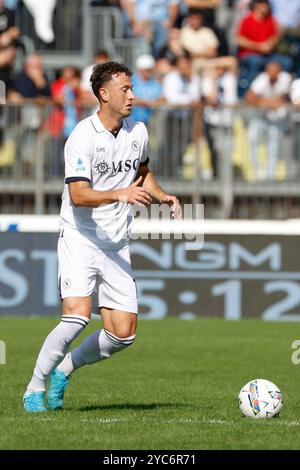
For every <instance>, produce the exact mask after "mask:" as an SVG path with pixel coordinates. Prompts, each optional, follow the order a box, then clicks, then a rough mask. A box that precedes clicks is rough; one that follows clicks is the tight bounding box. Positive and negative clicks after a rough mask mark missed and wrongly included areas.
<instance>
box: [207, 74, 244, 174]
mask: <svg viewBox="0 0 300 470" xmlns="http://www.w3.org/2000/svg"><path fill="white" fill-rule="evenodd" d="M202 94H203V97H204V99H205V104H206V106H205V108H204V113H203V121H204V132H205V135H206V138H207V142H208V146H209V150H210V154H211V162H212V170H213V176H214V177H218V176H219V174H220V171H219V162H220V161H221V158H222V156H223V150H224V136H227V137H229V138H230V137H231V134H232V121H233V113H232V109H228V108H227V109H226V108H223V106H234V105H236V104H237V101H238V99H237V77H236V74H234V73H233V72H232V71H231V70H227V69H225V68H223V67H217V68H215V69H211V70H210V72H209V73H208V74H207V75H206V76H205V77H203V84H202Z"/></svg>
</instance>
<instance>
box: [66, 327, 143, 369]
mask: <svg viewBox="0 0 300 470" xmlns="http://www.w3.org/2000/svg"><path fill="white" fill-rule="evenodd" d="M134 339H135V335H132V336H128V338H119V337H118V336H115V335H113V334H112V333H110V332H109V331H107V330H105V329H102V330H97V331H95V332H94V333H93V334H91V335H90V336H88V337H87V338H86V339H85V340H84V341H83V342H82V343H81V344H80V345H79V346H78V347H77V348H75V349H74V350H73V351H72V352H69V353H68V354H67V355H66V357H65V358H64V360H63V361H62V362H61V363H60V364H59V366H58V368H57V370H59V371H60V372H63V373H64V374H66V375H70V374H71V373H72V372H73V371H74V370H76V369H79V367H82V366H85V365H87V364H94V363H95V362H99V361H103V360H104V359H108V358H109V357H111V356H112V355H113V354H115V353H116V352H118V351H121V350H122V349H124V348H127V347H128V346H130V345H131V344H132V343H133V341H134Z"/></svg>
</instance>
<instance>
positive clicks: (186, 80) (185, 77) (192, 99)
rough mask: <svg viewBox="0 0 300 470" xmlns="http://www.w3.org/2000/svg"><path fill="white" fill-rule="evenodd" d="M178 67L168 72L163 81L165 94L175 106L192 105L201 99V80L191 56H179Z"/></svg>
mask: <svg viewBox="0 0 300 470" xmlns="http://www.w3.org/2000/svg"><path fill="white" fill-rule="evenodd" d="M175 67H176V69H175V70H174V71H172V72H170V73H168V74H167V75H166V76H165V78H164V81H163V89H164V96H165V98H166V100H167V102H168V103H169V104H171V105H173V106H191V105H195V104H198V103H199V101H200V99H201V81H200V78H199V77H198V76H197V75H196V74H195V73H193V69H192V61H191V58H190V56H188V55H184V56H181V57H178V59H177V60H176V62H175Z"/></svg>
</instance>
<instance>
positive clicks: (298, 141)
mask: <svg viewBox="0 0 300 470" xmlns="http://www.w3.org/2000/svg"><path fill="white" fill-rule="evenodd" d="M290 100H291V103H292V104H293V105H294V109H293V111H292V112H291V120H292V123H293V137H294V138H293V150H294V158H295V161H296V162H297V167H296V169H295V172H294V174H296V175H297V176H299V172H300V167H299V163H300V79H299V78H297V79H296V80H294V81H293V83H292V85H291V89H290Z"/></svg>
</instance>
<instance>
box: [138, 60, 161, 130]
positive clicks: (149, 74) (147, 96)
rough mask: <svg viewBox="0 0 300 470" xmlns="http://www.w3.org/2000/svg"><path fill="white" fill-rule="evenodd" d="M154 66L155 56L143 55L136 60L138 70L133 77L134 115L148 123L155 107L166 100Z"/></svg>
mask: <svg viewBox="0 0 300 470" xmlns="http://www.w3.org/2000/svg"><path fill="white" fill-rule="evenodd" d="M154 68H155V60H154V58H153V57H152V56H151V55H148V54H144V55H141V56H140V57H138V59H137V61H136V69H137V72H136V73H135V74H134V75H133V78H132V83H133V90H134V95H135V107H134V109H133V112H132V117H133V118H134V119H135V120H136V121H142V122H144V123H145V124H146V125H147V124H148V123H149V121H150V119H151V116H152V114H153V108H155V107H156V106H159V105H161V104H163V102H164V98H163V89H162V85H161V83H160V82H159V81H158V80H156V79H155V78H154Z"/></svg>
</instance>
